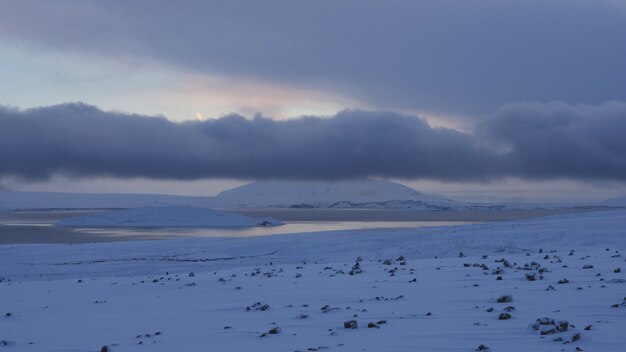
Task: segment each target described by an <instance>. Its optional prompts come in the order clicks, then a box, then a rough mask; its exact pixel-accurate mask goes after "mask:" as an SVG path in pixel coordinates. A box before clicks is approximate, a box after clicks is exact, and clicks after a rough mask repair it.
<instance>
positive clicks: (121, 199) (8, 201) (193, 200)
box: [0, 190, 213, 210]
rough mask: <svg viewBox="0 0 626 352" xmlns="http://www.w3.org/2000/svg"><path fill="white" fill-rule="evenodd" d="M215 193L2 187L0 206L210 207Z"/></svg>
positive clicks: (72, 207) (98, 207)
mask: <svg viewBox="0 0 626 352" xmlns="http://www.w3.org/2000/svg"><path fill="white" fill-rule="evenodd" d="M212 198H213V197H189V196H173V195H163V194H123V193H63V192H17V191H2V190H0V208H6V209H30V210H32V209H111V208H137V207H146V206H165V205H171V206H175V205H193V206H201V207H202V206H204V207H209V206H211V205H212V203H211V200H212Z"/></svg>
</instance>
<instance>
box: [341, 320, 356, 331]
mask: <svg viewBox="0 0 626 352" xmlns="http://www.w3.org/2000/svg"><path fill="white" fill-rule="evenodd" d="M343 327H344V328H345V329H356V328H357V327H358V326H357V322H356V320H348V321H346V322H344V323H343Z"/></svg>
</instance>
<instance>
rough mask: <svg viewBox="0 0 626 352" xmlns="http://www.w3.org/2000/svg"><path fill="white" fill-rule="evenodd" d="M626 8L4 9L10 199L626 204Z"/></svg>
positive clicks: (280, 5)
mask: <svg viewBox="0 0 626 352" xmlns="http://www.w3.org/2000/svg"><path fill="white" fill-rule="evenodd" d="M625 33H626V2H623V1H619V0H589V1H585V0H551V1H546V0H538V1H535V0H524V1H499V0H486V1H481V0H477V1H446V0H437V1H419V2H418V1H393V0H392V1H363V0H358V1H357V0H354V1H340V2H338V1H227V2H223V1H222V2H211V1H181V2H172V1H132V2H130V1H64V0H58V1H29V0H19V1H18V0H15V1H11V0H0V68H1V69H0V105H1V107H0V181H1V185H4V187H8V188H12V189H21V190H24V189H30V190H52V191H55V190H61V191H107V192H111V191H117V192H127V191H132V192H137V191H139V192H159V193H183V194H212V193H215V192H217V191H219V190H221V189H224V188H227V187H230V186H233V185H238V184H241V183H242V182H245V181H246V180H252V179H268V178H282V179H346V178H360V177H380V178H388V179H393V180H401V181H402V182H403V183H405V184H409V185H412V186H414V187H416V188H418V189H420V190H422V191H426V192H436V193H444V194H447V195H451V196H457V197H465V198H483V199H487V198H489V199H491V198H493V199H511V198H524V199H599V198H606V197H610V196H621V195H626V186H625V184H626V182H625V181H626V139H625V138H624V136H626V65H625V64H624V62H626V40H624V35H625Z"/></svg>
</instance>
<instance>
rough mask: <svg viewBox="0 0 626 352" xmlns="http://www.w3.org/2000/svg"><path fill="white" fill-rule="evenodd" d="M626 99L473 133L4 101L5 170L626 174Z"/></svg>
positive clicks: (543, 113) (502, 119)
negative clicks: (183, 117)
mask: <svg viewBox="0 0 626 352" xmlns="http://www.w3.org/2000/svg"><path fill="white" fill-rule="evenodd" d="M624 135H626V104H622V103H608V104H603V105H600V106H595V107H593V106H571V105H567V104H564V103H551V104H515V105H508V106H506V107H503V108H501V109H500V110H498V111H497V112H496V113H495V114H494V115H493V116H492V117H490V118H488V119H486V120H484V121H482V122H481V123H480V124H479V127H478V128H477V129H476V131H475V132H474V133H462V132H459V131H456V130H452V129H446V128H433V127H431V126H429V125H428V124H427V123H426V122H425V121H424V120H423V119H421V118H418V117H415V116H407V115H402V114H399V113H395V112H388V111H376V112H371V111H359V110H347V111H343V112H340V113H338V114H337V115H335V116H332V117H327V118H321V117H304V118H299V119H293V120H286V121H275V120H271V119H268V118H263V117H255V118H254V119H246V118H244V117H242V116H238V115H230V116H226V117H223V118H219V119H209V120H206V121H202V122H198V121H195V122H184V123H175V122H171V121H169V120H167V119H165V118H159V117H147V116H140V115H129V114H123V113H116V112H105V111H102V110H99V109H98V108H96V107H93V106H89V105H85V104H63V105H56V106H49V107H42V108H37V109H29V110H23V111H20V110H15V109H9V108H0V176H15V177H19V178H24V179H31V180H46V179H48V178H49V177H51V176H52V175H55V174H59V175H64V176H69V177H94V176H112V177H119V178H129V177H145V178H152V179H177V180H191V179H201V178H239V179H263V178H276V179H287V178H288V179H344V178H359V177H369V176H378V177H397V178H407V179H436V180H449V181H463V180H489V179H494V178H498V177H504V176H515V177H522V178H542V179H549V178H575V179H616V180H626V157H625V156H626V142H625V139H624V138H623V136H624Z"/></svg>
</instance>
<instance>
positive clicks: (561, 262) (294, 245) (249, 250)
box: [0, 211, 626, 351]
mask: <svg viewBox="0 0 626 352" xmlns="http://www.w3.org/2000/svg"><path fill="white" fill-rule="evenodd" d="M624 251H626V212H625V211H611V212H602V213H587V214H575V215H559V216H553V217H546V218H538V219H531V220H524V221H512V222H500V223H491V224H480V225H467V226H456V227H442V228H420V229H412V230H406V229H403V230H373V231H345V232H331V233H311V234H293V235H275V236H267V237H257V238H202V239H198V238H194V239H177V240H163V241H130V242H115V243H98V244H80V245H4V246H0V277H1V279H0V280H1V282H0V296H1V297H2V299H1V300H0V313H1V314H2V317H0V341H4V343H5V344H6V346H3V345H2V344H0V348H7V350H15V351H59V350H64V351H66V350H76V351H100V350H101V349H102V347H103V346H107V349H108V350H109V351H142V350H146V349H149V350H150V351H174V350H181V351H204V350H214V351H296V350H299V351H307V350H309V351H314V350H330V351H383V350H388V351H416V350H428V351H474V350H477V349H479V348H481V347H480V346H481V345H483V346H484V347H486V348H489V349H490V350H491V351H561V350H564V351H576V350H577V349H578V350H585V351H622V350H623V346H624V344H625V343H626V336H625V335H624V334H623V331H624V329H626V300H625V298H626V297H624V296H626V274H625V272H626V262H625V256H624V255H625V254H626V253H624ZM461 252H462V253H461ZM461 254H462V255H461ZM460 255H461V256H460ZM359 257H360V258H359ZM357 258H359V259H357ZM357 263H358V265H356V264H357ZM350 273H352V275H350ZM507 295H509V296H510V297H511V301H510V302H502V303H498V300H499V299H500V300H504V301H508V298H507V299H501V298H502V297H503V296H507ZM257 302H260V303H259V304H256V303H257ZM266 305H267V306H266ZM429 313H430V314H429ZM543 318H549V319H543ZM537 319H540V321H539V322H537ZM552 320H554V322H553V321H552ZM351 321H355V322H356V324H357V327H356V328H355V329H352V328H350V327H352V324H353V323H352V322H351ZM565 321H567V325H566V324H565V323H564V322H565ZM370 323H371V324H370ZM368 325H369V326H370V327H368ZM345 326H347V327H348V328H346V327H345ZM275 328H279V329H275ZM586 328H587V329H586ZM271 332H275V333H271ZM542 332H543V334H542ZM146 345H147V346H146Z"/></svg>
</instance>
